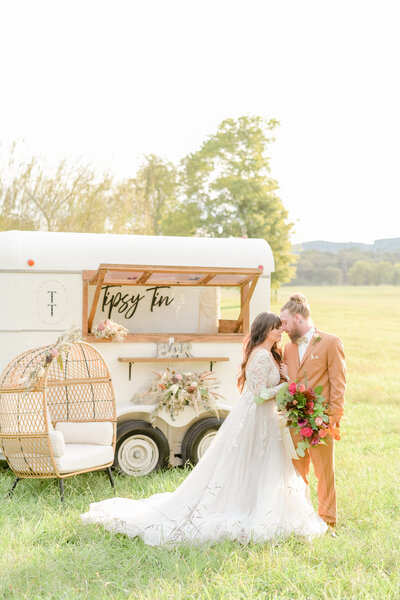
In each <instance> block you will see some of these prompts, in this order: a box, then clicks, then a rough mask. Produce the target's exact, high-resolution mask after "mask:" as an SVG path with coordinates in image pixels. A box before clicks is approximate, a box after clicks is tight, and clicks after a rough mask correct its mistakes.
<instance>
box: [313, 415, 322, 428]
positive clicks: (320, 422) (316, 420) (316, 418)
mask: <svg viewBox="0 0 400 600" xmlns="http://www.w3.org/2000/svg"><path fill="white" fill-rule="evenodd" d="M322 423H323V420H322V417H315V424H316V425H318V427H321V425H322Z"/></svg>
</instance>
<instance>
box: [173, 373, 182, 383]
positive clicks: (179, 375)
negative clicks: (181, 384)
mask: <svg viewBox="0 0 400 600" xmlns="http://www.w3.org/2000/svg"><path fill="white" fill-rule="evenodd" d="M175 379H178V381H182V379H183V377H182V375H181V374H180V373H177V374H176V375H175Z"/></svg>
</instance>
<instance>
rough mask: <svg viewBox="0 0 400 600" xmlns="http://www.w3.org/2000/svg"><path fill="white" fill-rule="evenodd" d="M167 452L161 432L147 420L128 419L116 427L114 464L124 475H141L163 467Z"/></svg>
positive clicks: (167, 447)
mask: <svg viewBox="0 0 400 600" xmlns="http://www.w3.org/2000/svg"><path fill="white" fill-rule="evenodd" d="M169 452H170V450H169V444H168V440H167V438H166V437H165V435H164V434H163V432H162V431H161V430H160V429H158V428H157V427H152V426H151V425H150V423H147V421H139V420H138V421H128V422H126V423H123V424H122V425H121V426H120V427H118V431H117V444H116V449H115V459H114V466H115V467H117V468H118V469H119V470H120V471H121V473H123V474H124V475H130V476H134V477H142V476H143V475H148V474H149V473H152V472H153V471H157V470H158V469H161V468H162V467H165V466H166V465H167V463H168V459H169Z"/></svg>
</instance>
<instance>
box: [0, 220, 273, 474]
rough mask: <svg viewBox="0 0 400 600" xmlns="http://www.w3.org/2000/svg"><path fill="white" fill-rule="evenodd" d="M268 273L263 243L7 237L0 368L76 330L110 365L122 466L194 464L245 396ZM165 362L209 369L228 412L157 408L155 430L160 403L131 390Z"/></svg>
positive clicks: (2, 243)
mask: <svg viewBox="0 0 400 600" xmlns="http://www.w3.org/2000/svg"><path fill="white" fill-rule="evenodd" d="M273 269H274V262H273V256H272V252H271V249H270V247H269V245H268V244H267V242H266V241H265V240H261V239H242V238H229V239H222V238H197V237H195V238H185V237H153V236H135V235H111V234H90V233H45V232H34V231H4V232H0V335H1V344H0V372H1V371H2V370H3V369H4V368H5V367H6V365H7V364H8V363H9V362H10V361H11V360H12V359H13V358H14V357H15V356H17V355H18V354H20V353H22V352H24V351H26V350H28V349H30V348H34V347H37V346H42V345H48V344H52V343H55V342H56V340H57V338H58V336H59V335H60V334H61V333H62V332H63V331H65V330H66V329H68V328H69V327H70V326H71V325H78V326H79V327H81V328H82V334H83V339H84V340H86V341H87V342H89V343H91V344H94V345H96V347H97V348H98V349H100V350H101V353H102V355H103V356H104V358H105V360H106V361H107V363H108V365H109V368H110V372H111V376H112V381H113V385H114V389H115V396H116V402H117V418H118V434H117V448H116V459H115V464H116V466H119V468H120V469H121V470H122V471H123V472H124V473H126V474H128V475H145V474H147V473H150V472H151V471H153V470H154V469H157V468H159V467H161V466H163V465H165V464H166V463H167V462H169V463H170V464H171V465H173V466H176V465H179V464H182V463H183V462H186V460H190V461H191V462H192V463H196V462H197V460H198V459H199V458H200V457H201V455H202V454H203V453H204V452H205V450H206V449H207V447H208V445H209V443H210V442H211V440H212V438H213V436H214V435H215V432H216V431H217V430H218V428H219V426H220V424H221V423H222V420H223V418H224V416H226V415H227V414H228V412H229V409H230V407H232V406H233V405H234V404H235V402H236V401H237V399H238V390H237V387H236V380H237V375H238V372H239V365H240V362H241V357H242V343H243V339H244V337H245V335H246V333H247V332H248V330H249V325H250V323H251V321H252V320H253V318H254V317H255V316H256V315H257V314H258V313H259V312H262V311H265V310H269V304H270V280H271V272H272V271H273ZM227 290H230V291H229V292H227ZM232 290H236V291H232ZM227 294H228V296H227ZM227 297H229V298H230V304H231V307H230V311H231V312H230V314H228V315H227V313H226V307H225V306H224V302H225V300H224V298H227ZM225 303H226V302H225ZM221 304H222V306H221ZM221 309H222V314H221ZM226 316H228V317H229V318H225V317H226ZM221 317H222V318H221ZM104 319H112V320H113V321H116V322H117V323H118V324H120V325H123V326H124V327H126V328H127V329H128V331H129V333H128V335H127V336H126V337H125V339H124V342H123V343H115V342H112V341H110V340H109V339H98V338H96V337H95V336H94V335H93V334H92V333H91V331H92V327H93V326H94V325H96V324H97V323H99V322H100V321H103V320H104ZM166 368H169V369H170V370H175V371H176V372H195V371H197V372H199V371H206V370H210V369H211V370H214V371H215V374H216V376H217V377H218V380H219V381H220V386H219V389H218V392H219V393H221V394H222V396H223V397H224V399H225V400H224V401H223V402H222V403H219V407H218V408H219V413H220V416H221V419H220V420H218V419H217V418H216V417H212V416H210V413H208V412H204V411H203V412H201V413H200V414H199V415H196V413H195V411H194V409H193V408H192V407H191V406H186V407H185V408H184V410H183V411H181V412H180V413H178V414H177V415H176V417H175V420H174V419H172V418H171V415H170V414H168V413H167V412H166V411H165V410H164V411H163V410H162V411H160V413H159V414H158V416H157V419H156V422H155V427H152V426H151V424H150V415H151V413H152V412H153V410H154V408H155V406H154V404H146V403H140V404H138V402H137V400H135V395H136V394H138V393H144V392H145V390H146V389H148V387H149V384H150V382H151V380H152V378H154V374H153V373H152V370H156V371H160V370H165V369H166ZM136 398H137V396H136Z"/></svg>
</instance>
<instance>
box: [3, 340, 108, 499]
mask: <svg viewBox="0 0 400 600" xmlns="http://www.w3.org/2000/svg"><path fill="white" fill-rule="evenodd" d="M51 348H52V346H43V347H41V348H35V349H33V350H29V351H27V352H24V353H23V354H21V355H20V356H18V357H17V358H15V359H14V360H12V361H11V362H10V363H9V365H8V366H7V367H6V368H5V370H4V371H3V373H2V375H1V376H0V446H1V449H2V452H3V454H4V456H5V458H6V460H7V462H8V464H9V466H10V467H11V469H12V470H13V471H14V473H15V475H16V479H15V481H14V483H13V486H12V488H11V490H10V492H9V494H8V495H9V496H11V494H12V492H13V490H14V488H15V486H16V485H17V483H18V481H19V480H20V479H21V478H31V479H32V478H58V479H59V482H60V491H61V500H64V486H63V479H64V478H66V477H71V476H73V475H78V474H79V473H86V472H88V471H94V470H99V469H105V470H107V473H108V476H109V479H110V483H111V485H112V487H113V488H114V481H113V478H112V474H111V468H110V467H111V465H112V463H113V459H114V450H115V437H116V411H115V398H114V391H113V386H112V382H111V376H110V372H109V369H108V366H107V364H106V362H105V361H104V359H103V357H102V356H101V354H100V353H99V352H98V351H97V350H96V348H94V347H93V346H91V345H90V344H87V343H85V342H76V343H73V344H70V345H69V346H68V347H67V348H66V349H65V350H64V352H63V360H62V364H60V363H59V362H58V361H57V360H52V361H51V362H50V363H47V364H46V363H45V362H44V361H45V357H46V354H48V352H49V350H50V349H51ZM40 364H42V365H43V364H45V365H46V366H45V369H44V375H42V377H41V378H39V379H38V380H37V381H36V383H35V384H34V387H33V388H31V389H28V390H27V389H25V388H24V383H23V381H24V379H25V380H26V378H27V375H29V373H31V372H32V371H33V370H34V369H35V368H36V369H37V367H38V366H39V365H40Z"/></svg>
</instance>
